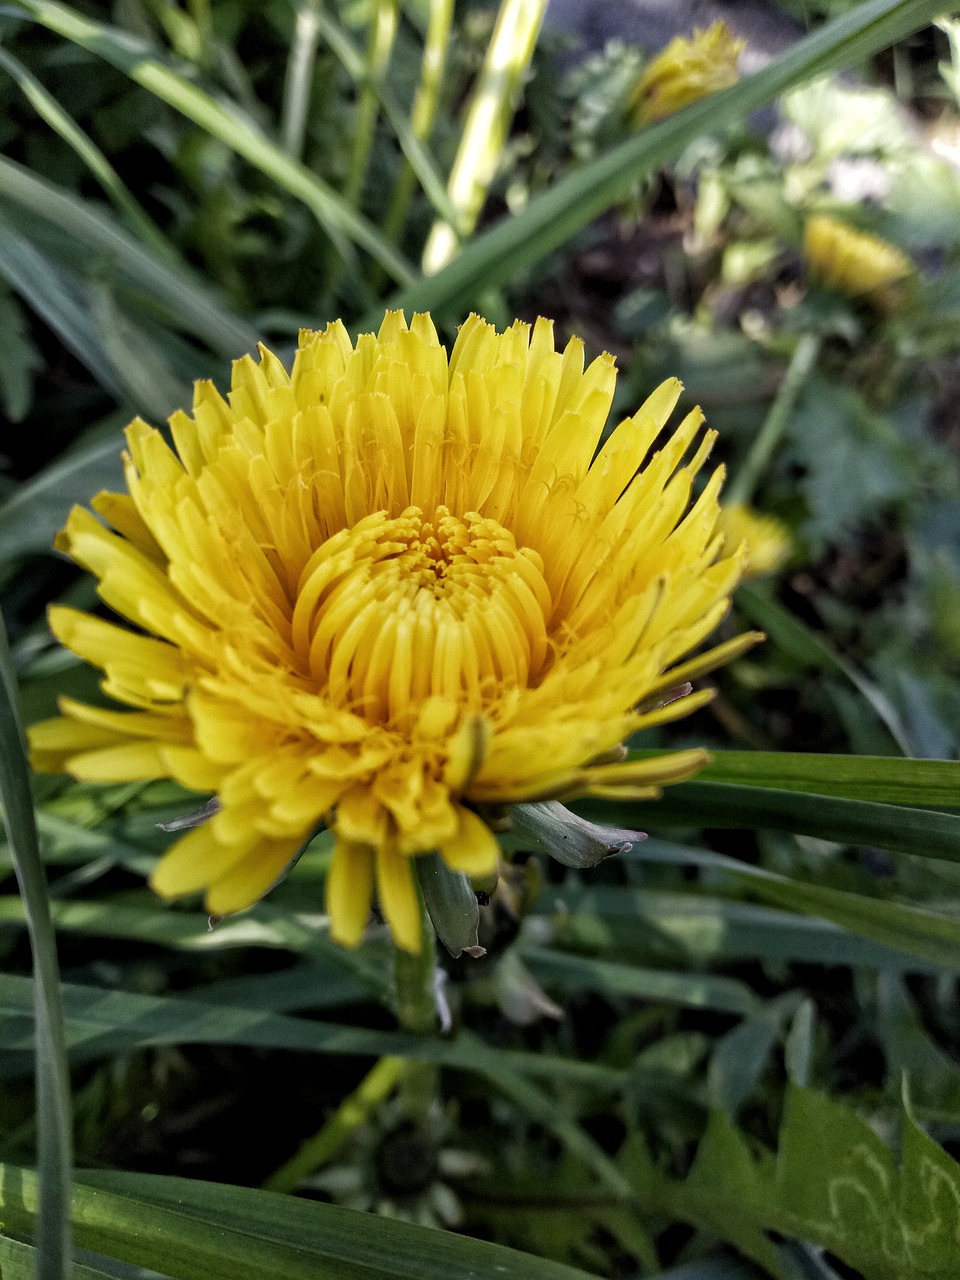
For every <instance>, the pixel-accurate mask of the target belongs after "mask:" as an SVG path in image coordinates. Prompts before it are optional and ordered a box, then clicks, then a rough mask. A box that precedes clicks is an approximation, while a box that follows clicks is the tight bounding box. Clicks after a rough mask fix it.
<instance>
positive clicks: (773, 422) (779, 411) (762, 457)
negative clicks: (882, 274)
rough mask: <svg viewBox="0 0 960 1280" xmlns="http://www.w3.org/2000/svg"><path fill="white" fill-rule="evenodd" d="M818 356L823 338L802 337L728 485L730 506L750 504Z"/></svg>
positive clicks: (814, 336) (813, 336)
mask: <svg viewBox="0 0 960 1280" xmlns="http://www.w3.org/2000/svg"><path fill="white" fill-rule="evenodd" d="M819 353H820V338H819V337H818V336H817V335H816V334H813V333H805V334H803V336H802V337H801V338H800V341H799V342H798V343H797V345H796V347H795V348H794V352H793V355H792V356H791V358H790V363H789V365H788V366H787V372H786V373H785V374H784V378H783V382H782V383H781V384H780V390H779V391H778V392H777V394H776V398H775V399H774V401H773V404H772V405H771V406H770V409H769V412H768V413H767V416H766V418H764V420H763V424H762V426H761V427H760V430H759V431H758V432H757V434H756V435H755V436H754V439H753V443H752V444H751V446H750V448H749V450H748V452H747V456H746V457H745V458H744V460H743V463H742V465H741V467H740V469H739V471H738V472H737V473H736V475H735V476H734V478H733V479H732V480H731V482H730V484H729V485H728V486H727V490H726V495H725V502H726V503H727V505H729V506H734V505H737V504H739V503H749V502H750V500H751V498H752V497H753V494H754V490H755V489H756V487H757V485H758V483H759V482H760V477H761V476H762V475H763V473H764V472H765V471H766V469H767V468H768V467H769V465H770V463H771V462H772V460H773V456H774V454H775V453H776V451H777V446H778V445H779V443H780V441H781V439H782V438H783V433H784V431H785V430H786V427H787V423H788V422H789V421H790V415H791V414H792V413H793V410H794V407H795V406H796V403H797V398H798V396H799V395H800V392H801V391H802V390H803V386H804V383H805V382H806V381H807V379H808V378H809V377H810V374H811V373H812V372H813V367H814V365H815V364H816V362H817V356H818V355H819Z"/></svg>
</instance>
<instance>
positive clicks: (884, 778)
mask: <svg viewBox="0 0 960 1280" xmlns="http://www.w3.org/2000/svg"><path fill="white" fill-rule="evenodd" d="M631 754H633V753H631ZM638 754H639V753H638ZM650 754H651V755H653V754H655V753H654V752H651V753H650ZM697 777H698V778H702V779H703V780H704V781H705V782H736V783H743V784H746V785H749V786H752V787H776V788H778V789H779V790H781V791H814V792H816V793H817V794H818V795H822V796H843V797H845V798H846V799H848V800H873V801H876V802H877V803H880V804H898V805H917V806H923V807H926V808H946V809H949V808H953V809H960V761H957V760H903V759H899V758H898V757H896V756H841V755H816V754H814V753H810V754H806V753H804V752H799V751H713V752H711V759H710V763H709V764H708V765H707V766H706V768H704V769H703V770H702V771H701V772H700V773H699V774H698V775H697Z"/></svg>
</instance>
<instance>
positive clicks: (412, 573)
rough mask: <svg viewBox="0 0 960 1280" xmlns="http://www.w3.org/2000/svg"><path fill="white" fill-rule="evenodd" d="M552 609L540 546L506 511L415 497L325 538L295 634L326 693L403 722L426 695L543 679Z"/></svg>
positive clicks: (481, 692)
mask: <svg viewBox="0 0 960 1280" xmlns="http://www.w3.org/2000/svg"><path fill="white" fill-rule="evenodd" d="M551 612H552V602H551V598H550V592H549V590H548V588H547V585H546V583H545V581H544V577H543V562H542V561H541V559H540V557H539V555H538V554H537V553H536V552H535V551H532V550H531V549H530V548H529V547H520V548H518V547H517V545H516V541H515V540H514V537H513V535H512V534H511V533H510V532H509V531H508V530H507V529H505V528H504V527H503V526H502V525H501V524H499V523H498V522H497V521H496V520H492V519H489V518H487V517H482V516H479V515H477V514H476V513H475V512H467V513H466V514H465V515H463V516H455V515H452V514H451V513H450V511H448V510H447V508H446V507H442V506H441V507H437V508H436V510H435V511H434V512H433V513H432V514H431V515H430V516H429V517H427V516H425V514H424V513H423V512H422V511H421V510H420V508H419V507H408V508H407V509H406V510H405V511H404V512H402V513H401V515H399V516H397V517H396V518H394V519H391V518H389V517H388V516H387V515H386V514H385V513H384V512H377V513H376V514H374V515H372V516H367V517H366V518H365V519H363V520H361V521H359V522H358V523H357V524H356V525H354V526H353V528H352V529H346V530H343V531H341V532H340V533H338V534H336V535H335V536H334V537H333V538H330V539H328V540H327V541H326V542H325V543H324V544H323V546H321V547H320V548H318V550H317V551H316V552H315V553H314V554H313V556H312V557H311V558H310V560H309V562H308V563H307V565H306V566H305V568H304V570H303V573H302V574H301V576H300V582H299V586H298V591H297V600H296V604H295V607H294V612H293V619H292V635H293V643H294V648H295V651H296V653H297V656H298V659H299V661H300V663H301V665H302V668H303V671H304V674H305V675H308V676H309V678H310V679H311V681H312V682H314V683H315V685H316V686H317V690H318V692H320V693H322V694H323V695H324V696H325V697H327V698H328V699H329V700H330V701H332V702H333V703H334V704H335V705H338V706H343V707H348V708H349V709H350V710H352V711H356V712H358V713H359V714H362V715H364V716H365V717H366V718H367V719H369V720H370V721H372V722H374V723H378V724H390V725H392V726H395V727H398V728H400V727H407V726H408V725H409V723H410V722H411V720H412V719H413V718H415V717H416V714H417V710H418V708H419V706H420V705H422V703H423V701H424V700H425V699H426V698H428V697H431V696H434V695H438V696H441V697H444V698H447V699H452V700H453V701H455V702H456V703H457V704H459V705H462V706H463V707H464V708H465V709H469V710H480V709H482V708H483V707H484V706H486V705H488V704H489V702H490V701H491V700H492V699H494V698H497V697H499V696H502V694H503V693H504V692H505V691H506V690H507V689H509V688H517V687H520V688H523V687H526V686H527V685H529V684H531V683H532V682H534V681H535V680H536V679H537V677H538V676H539V675H540V674H541V672H542V671H543V668H544V666H545V663H546V659H547V654H548V642H547V641H548V633H547V622H548V619H549V618H550V615H551Z"/></svg>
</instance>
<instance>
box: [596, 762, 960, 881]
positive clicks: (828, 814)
mask: <svg viewBox="0 0 960 1280" xmlns="http://www.w3.org/2000/svg"><path fill="white" fill-rule="evenodd" d="M577 808H578V810H580V811H582V812H583V814H584V816H585V817H589V818H590V819H591V820H592V821H594V822H606V823H609V824H611V825H614V826H631V825H632V826H633V827H634V829H636V828H637V826H638V824H639V826H640V828H641V829H644V828H647V829H649V827H651V826H652V827H656V826H659V825H661V824H663V825H666V826H671V825H672V826H678V825H679V826H684V827H689V826H698V825H699V826H703V827H735V828H742V829H746V828H750V827H762V828H767V829H769V830H771V831H793V832H795V833H797V834H798V835H806V836H818V837H819V838H820V839H822V840H835V841H837V842H838V843H840V844H853V845H874V846H876V847H877V848H879V849H889V850H890V851H891V852H892V853H914V854H918V855H919V856H920V857H922V858H943V859H945V860H947V861H948V862H960V817H958V816H956V815H954V814H950V813H940V812H938V811H936V810H933V809H910V808H907V807H905V806H903V805H892V804H877V803H876V802H874V801H872V800H848V799H846V798H844V797H842V796H828V795H819V794H813V793H810V792H806V791H787V790H781V789H779V788H775V787H772V786H764V787H748V786H743V785H741V784H739V783H730V782H700V781H695V782H681V783H679V784H678V785H677V786H675V787H669V788H668V789H667V790H666V791H665V793H664V796H663V799H662V800H651V801H646V802H644V804H643V805H642V806H636V805H633V806H625V805H623V804H604V803H602V802H599V801H591V802H590V803H589V804H583V805H578V806H577Z"/></svg>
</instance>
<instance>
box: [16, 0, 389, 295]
mask: <svg viewBox="0 0 960 1280" xmlns="http://www.w3.org/2000/svg"><path fill="white" fill-rule="evenodd" d="M23 7H24V8H25V9H26V10H27V11H28V12H29V13H30V14H32V15H33V17H34V18H36V20H37V21H38V22H40V23H41V24H42V25H43V26H45V27H47V28H48V30H50V31H55V32H56V33H57V34H58V35H61V36H63V37H64V38H65V39H67V40H72V41H73V42H74V43H76V44H78V45H80V46H81V47H82V48H84V49H88V50H89V51H90V52H91V53H95V54H96V55H97V56H98V57H100V58H103V59H104V60H105V61H106V62H109V63H110V64H111V65H112V66H114V67H116V68H117V69H118V70H120V71H122V72H123V73H124V74H125V75H128V76H129V77H130V78H131V79H132V80H134V81H135V82H136V83H137V84H139V85H140V86H141V87H142V88H144V89H146V90H147V91H148V92H149V93H152V94H154V95H155V96H156V97H157V98H159V99H160V101H161V102H166V103H167V104H168V105H169V106H171V107H173V108H174V110H175V111H179V112H180V113H181V114H182V115H184V116H186V118H187V119H188V120H192V121H193V122H194V124H196V125H199V126H200V128H201V129H205V130H206V131H207V132H208V133H209V134H210V135H211V136H212V137H214V138H219V140H220V141H221V142H224V143H225V144H226V145H227V146H228V147H230V149H231V150H233V151H235V152H236V153H237V155H240V156H243V158H244V159H245V160H246V161H248V163H250V164H252V165H253V166H254V167H255V168H257V169H259V170H260V171H261V173H264V174H266V175H267V176H268V177H269V178H272V179H273V181H274V182H276V183H277V185H278V186H280V187H282V188H283V189H284V190H285V191H287V192H289V194H290V195H292V196H295V197H296V198H297V199H298V200H302V201H303V203H304V204H305V205H306V206H307V208H308V209H310V211H311V212H312V213H313V215H314V216H315V217H316V219H317V221H318V222H319V223H320V225H321V226H322V227H323V229H324V230H325V231H326V232H327V234H328V235H329V236H330V238H331V240H333V242H334V243H335V244H336V245H337V248H338V250H339V252H340V253H341V255H342V257H343V258H344V260H345V261H349V260H350V259H351V258H352V256H353V254H352V250H351V247H350V242H351V241H353V242H354V243H356V244H358V245H359V246H360V247H361V248H364V249H366V250H367V252H368V253H370V255H371V256H372V257H373V258H375V259H376V261H377V262H379V264H380V265H381V266H382V267H383V269H384V270H385V271H387V272H388V273H389V275H390V276H391V277H392V278H393V279H394V280H397V281H399V282H400V283H401V284H405V283H406V282H408V281H409V280H410V279H411V277H412V270H411V268H410V266H409V264H408V263H407V262H405V261H404V259H403V256H402V255H401V254H400V253H398V252H397V250H396V249H395V248H394V247H393V245H391V244H390V243H389V242H388V241H386V240H385V239H384V238H383V236H381V235H380V233H379V232H378V231H377V229H376V227H374V226H373V224H372V223H370V222H368V221H367V219H366V218H364V217H363V216H362V215H361V214H359V213H357V212H356V210H355V209H353V208H352V207H351V206H350V205H349V204H348V203H347V201H345V200H344V199H343V198H342V197H341V196H340V195H339V194H338V193H337V192H336V191H334V190H333V188H332V187H329V186H327V184H326V183H325V182H322V181H321V180H320V179H319V178H318V177H317V176H316V175H315V174H314V173H311V171H310V170H309V169H308V168H307V167H306V166H305V165H303V164H301V163H300V162H299V161H298V160H294V159H293V158H292V157H291V156H289V155H287V154H286V153H285V152H284V150H283V149H282V147H280V146H279V145H278V144H277V143H275V142H273V141H271V140H270V139H269V138H268V137H267V136H266V135H265V134H264V133H262V132H261V130H260V129H259V128H258V127H257V126H256V125H255V124H254V123H253V122H252V121H251V120H250V119H249V118H248V117H247V116H246V115H245V114H244V113H242V112H241V111H240V110H239V109H238V108H236V107H233V106H226V105H224V104H223V103H222V102H219V101H218V100H217V99H216V98H214V97H212V96H211V95H210V94H209V93H206V92H204V90H202V89H200V88H199V87H198V86H197V85H195V84H192V83H191V82H190V81H189V80H187V79H186V78H185V77H184V76H182V75H180V74H179V73H178V72H177V71H175V70H174V69H173V67H172V66H169V65H167V63H166V62H165V61H164V60H163V59H162V58H161V57H160V56H159V55H158V53H157V51H156V50H155V49H152V48H151V47H150V46H149V45H148V44H146V43H144V42H143V41H141V40H138V39H136V38H135V37H133V36H131V35H130V34H129V33H127V32H125V31H123V30H120V29H119V28H115V27H108V26H104V25H102V24H101V23H98V22H93V21H91V20H90V19H89V18H87V17H85V16H84V15H83V14H81V13H79V12H78V11H77V10H76V9H71V8H70V7H69V6H68V5H62V4H57V3H55V2H54V0H24V4H23Z"/></svg>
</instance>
